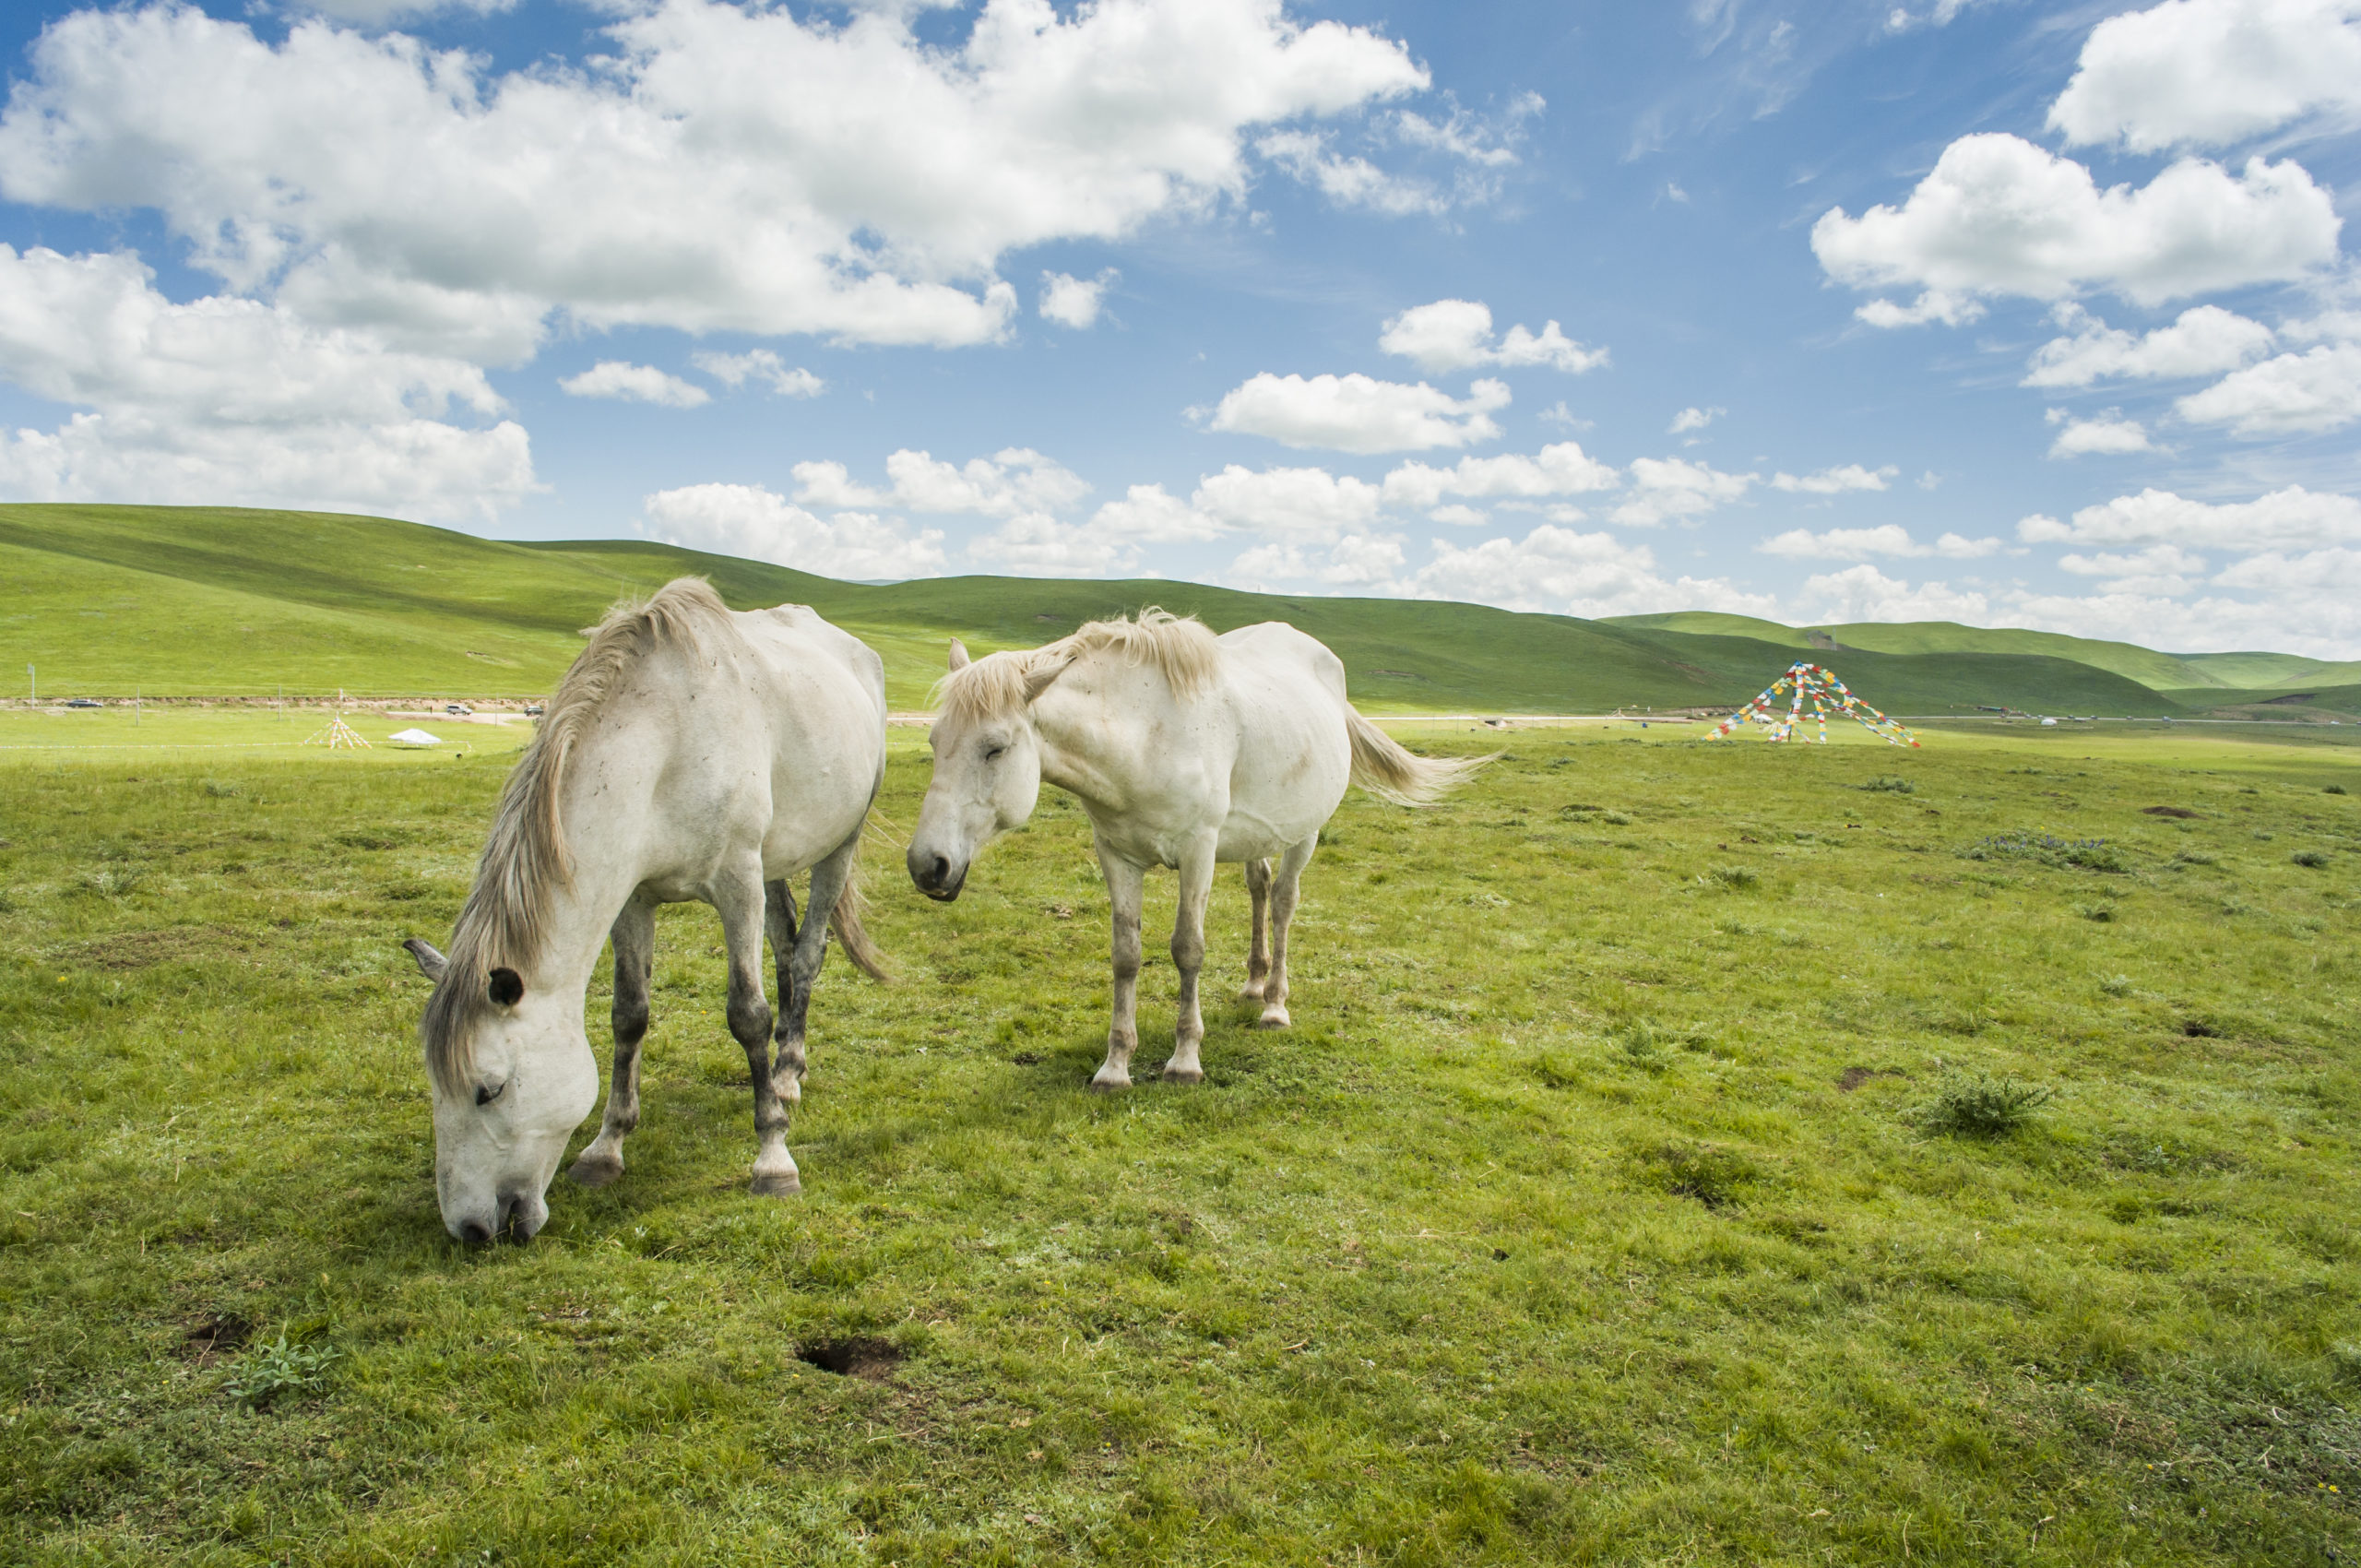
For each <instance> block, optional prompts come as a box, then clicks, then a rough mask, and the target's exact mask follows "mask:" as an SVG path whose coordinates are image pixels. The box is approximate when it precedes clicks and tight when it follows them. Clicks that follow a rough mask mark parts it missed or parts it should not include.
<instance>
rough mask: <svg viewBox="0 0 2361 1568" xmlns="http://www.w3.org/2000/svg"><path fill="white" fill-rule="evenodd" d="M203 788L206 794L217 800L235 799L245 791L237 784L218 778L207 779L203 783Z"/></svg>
mask: <svg viewBox="0 0 2361 1568" xmlns="http://www.w3.org/2000/svg"><path fill="white" fill-rule="evenodd" d="M204 789H205V792H206V793H207V794H208V795H210V796H212V797H213V798H214V799H215V800H217V801H231V800H235V799H237V798H238V797H239V796H240V795H243V794H244V793H245V790H243V789H242V788H240V787H239V786H237V785H235V784H231V783H228V782H225V781H224V780H222V779H219V778H208V779H207V780H206V781H205V784H204Z"/></svg>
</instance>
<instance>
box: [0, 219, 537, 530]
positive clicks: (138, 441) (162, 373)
mask: <svg viewBox="0 0 2361 1568" xmlns="http://www.w3.org/2000/svg"><path fill="white" fill-rule="evenodd" d="M149 279H150V274H149V272H148V268H147V267H145V266H144V265H142V264H141V262H140V260H139V258H138V257H137V256H136V255H130V254H129V253H127V252H116V253H113V254H101V255H78V256H68V255H59V254H58V253H57V252H55V251H51V250H43V249H38V248H36V249H32V250H28V251H26V252H24V253H23V254H22V255H19V254H18V252H17V251H16V250H15V249H14V248H12V247H10V246H8V245H5V244H0V378H5V379H6V380H7V381H10V382H13V383H15V384H16V385H17V386H21V387H23V388H25V389H26V390H27V391H29V392H31V393H33V394H35V395H37V396H39V397H42V398H49V399H51V400H53V401H54V402H59V403H65V404H68V405H71V406H73V407H75V408H77V409H82V410H89V411H87V412H82V413H77V414H76V415H75V416H74V417H73V418H72V419H71V420H70V421H68V422H66V423H65V424H64V425H62V426H60V427H59V428H57V429H56V430H53V431H48V432H43V431H39V430H19V431H18V432H16V433H15V434H13V435H8V436H5V437H0V492H5V493H6V494H8V495H9V496H11V497H12V498H14V499H18V500H33V501H126V502H186V503H204V504H208V505H223V504H225V503H234V504H237V505H254V506H295V507H312V508H319V509H324V510H331V511H353V510H374V511H391V512H398V513H401V514H402V515H404V516H409V517H428V518H435V519H445V520H457V519H476V520H489V519H490V518H492V517H494V516H496V515H497V513H498V512H499V510H500V509H501V508H503V507H504V506H508V505H514V504H516V502H517V501H519V500H521V499H522V498H523V497H524V496H525V495H527V494H528V493H530V492H532V491H533V490H535V489H536V488H538V486H537V485H536V483H535V481H534V478H533V464H532V457H531V453H530V448H529V443H528V440H527V437H526V434H525V430H524V427H523V426H521V425H519V424H517V423H516V422H514V421H510V420H500V421H499V422H496V423H492V424H490V425H489V426H488V427H487V426H484V425H470V424H465V423H457V422H453V420H452V417H451V416H453V415H454V414H457V413H459V412H460V411H462V410H464V411H465V412H467V413H472V414H474V415H477V416H480V417H481V418H484V419H489V418H490V417H491V416H493V415H496V414H498V413H500V412H502V411H503V408H504V406H503V404H502V402H501V399H500V398H499V397H498V396H497V395H496V394H495V393H494V392H493V391H492V387H491V385H490V384H489V383H488V382H487V381H486V380H485V378H484V374H483V372H482V371H481V370H480V369H478V368H477V367H476V366H474V365H471V364H467V363H464V362H460V361H457V360H452V359H446V358H442V357H439V356H434V355H428V354H415V353H402V352H397V351H395V350H389V349H387V348H386V346H385V345H384V344H382V343H381V342H379V341H378V340H376V339H374V338H373V337H371V336H370V335H368V334H365V333H357V332H347V331H321V330H319V329H317V328H315V327H309V326H307V325H305V324H304V323H303V322H302V321H300V320H299V319H297V318H296V316H295V315H293V313H291V312H290V311H288V310H286V309H284V308H283V307H279V306H274V305H268V304H264V303H257V302H255V301H253V300H243V299H232V298H225V297H221V296H214V297H210V298H206V299H199V300H194V301H191V302H189V303H185V304H180V303H173V302H172V301H171V300H169V299H167V298H165V297H164V295H163V294H161V293H160V292H159V291H157V290H156V288H155V287H154V285H153V284H152V283H151V282H150V281H149Z"/></svg>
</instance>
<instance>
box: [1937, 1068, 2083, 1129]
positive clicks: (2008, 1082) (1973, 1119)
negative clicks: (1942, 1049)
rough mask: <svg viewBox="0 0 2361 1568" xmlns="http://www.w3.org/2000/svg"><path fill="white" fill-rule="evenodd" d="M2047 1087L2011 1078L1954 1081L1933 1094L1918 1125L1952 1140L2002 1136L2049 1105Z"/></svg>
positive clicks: (2049, 1096) (2028, 1120)
mask: <svg viewBox="0 0 2361 1568" xmlns="http://www.w3.org/2000/svg"><path fill="white" fill-rule="evenodd" d="M2050 1098H2051V1095H2050V1091H2049V1090H2048V1089H2047V1088H2042V1087H2038V1086H2035V1085H2033V1084H2021V1083H2018V1082H2017V1081H2016V1080H2015V1079H2013V1078H2006V1077H2003V1078H1993V1077H1988V1076H1987V1075H1983V1074H1980V1073H1979V1074H1977V1075H1975V1077H1973V1078H1967V1077H1961V1078H1954V1079H1952V1081H1951V1082H1949V1083H1947V1084H1945V1085H1943V1087H1941V1088H1940V1089H1938V1090H1936V1092H1935V1098H1934V1099H1932V1100H1931V1101H1929V1102H1928V1104H1927V1105H1926V1106H1924V1107H1922V1108H1921V1109H1920V1111H1919V1113H1918V1120H1919V1124H1920V1125H1921V1126H1923V1127H1925V1128H1926V1129H1927V1130H1928V1132H1930V1133H1945V1134H1951V1135H1952V1136H1953V1137H1963V1138H1999V1137H2006V1136H2007V1135H2008V1134H2011V1133H2013V1132H2015V1131H2016V1130H2017V1129H2018V1128H2020V1127H2023V1126H2024V1125H2025V1124H2026V1123H2029V1122H2030V1121H2032V1120H2033V1113H2034V1112H2035V1111H2038V1110H2040V1109H2041V1108H2042V1107H2043V1106H2045V1105H2047V1104H2048V1103H2049V1100H2050Z"/></svg>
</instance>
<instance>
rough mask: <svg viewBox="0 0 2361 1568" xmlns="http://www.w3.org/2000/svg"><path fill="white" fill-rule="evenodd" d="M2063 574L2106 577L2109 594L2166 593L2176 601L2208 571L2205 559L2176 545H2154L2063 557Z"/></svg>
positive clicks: (2104, 585) (2195, 585)
mask: <svg viewBox="0 0 2361 1568" xmlns="http://www.w3.org/2000/svg"><path fill="white" fill-rule="evenodd" d="M2058 569H2059V570H2060V571H2066V572H2071V573H2073V574H2074V575H2075V576H2083V577H2105V578H2107V579H2108V580H2107V581H2106V582H2104V583H2101V584H2100V585H2099V587H2100V588H2101V589H2102V591H2104V592H2106V593H2143V594H2164V595H2165V596H2167V597H2173V598H2177V597H2178V596H2180V595H2182V594H2185V593H2188V592H2189V591H2190V590H2191V589H2192V588H2196V587H2197V586H2198V584H2199V583H2200V582H2201V580H2202V578H2203V577H2204V576H2205V572H2206V562H2205V557H2203V556H2202V555H2194V554H2191V553H2190V552H2188V551H2186V550H2183V549H2181V548H2180V547H2179V546H2178V545H2175V544H2152V545H2150V546H2149V547H2148V548H2147V549H2145V550H2142V551H2136V552H2133V553H2131V554H2129V555H2122V554H2114V553H2108V552H2101V553H2099V554H2096V555H2061V556H2059V557H2058Z"/></svg>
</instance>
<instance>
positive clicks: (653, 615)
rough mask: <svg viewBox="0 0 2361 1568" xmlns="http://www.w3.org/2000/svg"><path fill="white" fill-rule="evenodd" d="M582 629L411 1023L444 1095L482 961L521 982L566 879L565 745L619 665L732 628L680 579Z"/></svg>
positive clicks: (456, 1074)
mask: <svg viewBox="0 0 2361 1568" xmlns="http://www.w3.org/2000/svg"><path fill="white" fill-rule="evenodd" d="M589 635H590V646H589V647H586V648H584V649H583V650H582V652H581V654H580V656H579V657H577V658H576V659H575V661H574V664H573V667H572V668H571V669H569V670H567V671H566V672H565V679H564V680H563V681H561V682H560V683H558V688H557V695H555V696H553V697H552V698H551V699H550V702H549V707H548V710H547V711H546V712H545V713H543V714H542V716H541V722H540V729H539V731H537V732H536V733H535V735H534V736H533V742H532V744H531V745H529V746H528V747H526V749H525V757H524V760H523V761H521V762H519V763H518V764H517V765H516V772H514V773H512V774H510V775H509V776H508V785H507V788H506V789H504V790H502V791H501V796H500V809H499V811H498V813H497V814H495V815H494V816H493V818H492V837H491V838H490V840H488V841H487V842H486V843H485V845H484V848H483V859H482V860H481V861H478V862H477V864H476V882H475V886H474V887H473V888H472V889H471V890H470V891H469V894H468V901H467V903H466V904H465V905H464V906H462V907H461V909H460V910H459V923H458V925H457V927H456V928H455V929H454V930H453V931H452V933H451V951H450V954H449V956H448V959H447V963H448V966H449V967H448V968H447V969H446V970H445V974H444V976H443V980H442V981H441V983H440V984H438V985H436V986H435V988H434V994H433V996H432V997H431V998H429V999H428V1001H427V1004H426V1016H425V1018H424V1019H423V1020H422V1021H421V1024H420V1026H419V1032H420V1035H421V1038H422V1039H424V1041H425V1045H426V1066H427V1071H428V1072H429V1073H431V1074H432V1075H433V1078H434V1081H435V1083H436V1085H437V1086H439V1087H441V1088H442V1089H443V1091H444V1092H445V1093H446V1094H457V1093H458V1092H460V1091H461V1090H462V1089H463V1088H464V1087H465V1086H466V1082H467V1079H468V1078H469V1075H471V1074H472V1073H473V1071H474V1067H475V1025H476V1023H477V1021H478V1020H479V1019H481V1017H482V1016H484V1015H485V1014H486V1013H488V1012H490V1011H491V1010H492V1000H491V997H490V995H489V993H488V992H487V989H486V988H487V986H488V984H489V980H490V976H491V973H492V970H493V969H494V968H512V969H516V971H518V972H519V973H520V974H522V975H524V977H525V978H526V980H527V981H528V983H529V982H530V980H531V979H532V975H531V970H530V966H531V964H532V962H533V960H534V959H535V957H536V956H539V954H540V950H541V944H542V942H543V939H544V938H545V937H546V936H547V935H548V929H549V921H550V908H551V903H552V899H553V898H554V897H555V896H556V893H557V890H558V888H559V887H560V886H561V885H564V883H566V882H567V881H569V880H571V878H572V877H573V874H574V857H573V855H572V853H571V852H570V851H569V850H568V849H567V848H566V843H565V824H564V821H563V820H562V819H561V817H560V814H559V809H558V800H559V795H560V793H561V791H562V790H563V789H564V783H565V776H566V768H567V765H568V764H569V763H570V761H571V760H572V758H573V755H574V747H575V742H577V741H579V740H580V739H581V738H582V737H583V736H584V735H585V734H587V733H588V731H589V729H590V726H591V724H592V722H593V721H594V720H595V719H597V717H598V715H599V708H600V707H601V706H603V705H604V704H605V702H606V700H607V698H608V696H609V695H611V693H612V692H613V691H614V689H615V685H616V683H617V681H618V679H619V678H620V677H621V676H622V675H623V671H626V670H628V669H629V668H631V666H632V665H633V664H634V663H635V662H636V661H637V660H639V659H641V658H643V657H644V656H646V655H647V654H648V653H650V652H652V651H654V650H655V649H657V648H658V647H680V648H686V649H688V650H690V651H692V652H694V651H696V650H698V649H699V648H700V647H702V646H703V638H704V637H705V636H722V637H735V636H737V628H736V627H735V626H733V625H732V624H730V608H729V606H728V605H725V604H724V603H722V602H721V596H720V595H718V594H717V593H715V592H714V591H713V588H712V585H711V584H709V583H707V582H706V581H705V580H704V579H703V578H701V577H682V578H680V579H678V580H676V581H674V582H670V583H667V584H665V585H664V587H662V588H658V590H657V591H656V593H655V595H654V596H653V597H651V598H650V599H648V600H647V602H646V603H644V604H633V603H629V602H625V603H622V604H618V605H616V606H615V607H614V608H613V609H612V610H610V611H609V612H607V615H606V618H605V619H604V620H602V621H600V622H599V624H598V625H596V626H595V627H592V628H591V629H590V634H589Z"/></svg>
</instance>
